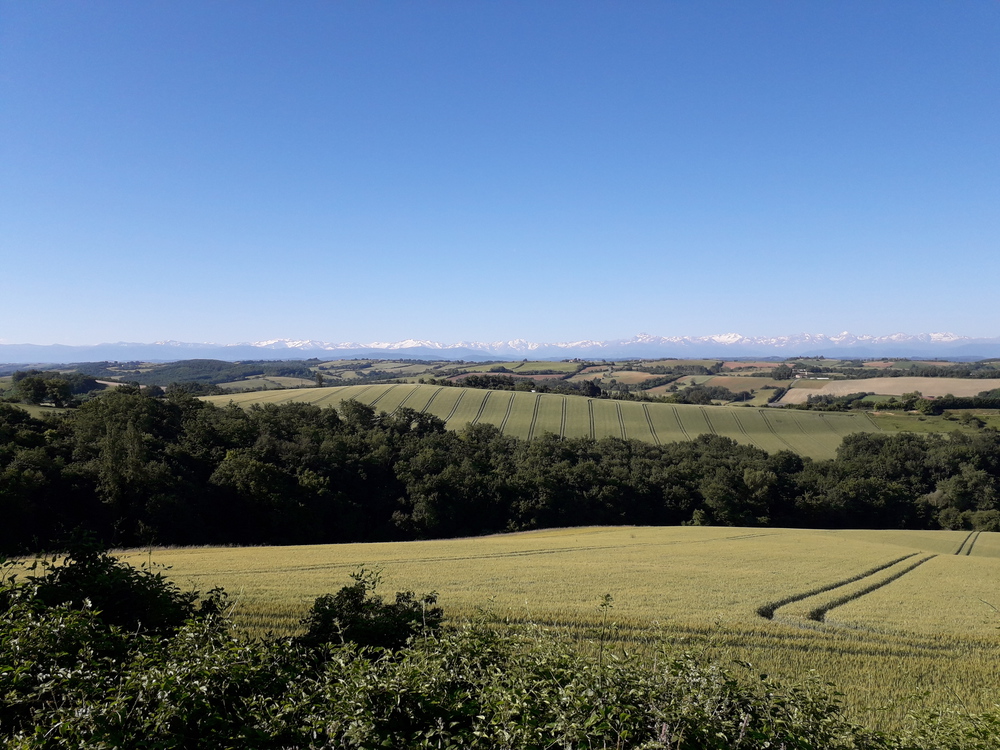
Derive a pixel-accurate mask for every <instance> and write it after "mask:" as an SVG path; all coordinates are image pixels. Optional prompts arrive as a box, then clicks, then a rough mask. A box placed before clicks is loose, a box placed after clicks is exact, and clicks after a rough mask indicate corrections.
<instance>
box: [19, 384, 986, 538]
mask: <svg viewBox="0 0 1000 750" xmlns="http://www.w3.org/2000/svg"><path fill="white" fill-rule="evenodd" d="M0 517H2V518H3V520H4V522H3V524H0V552H4V553H23V552H28V551H33V550H39V549H45V548H51V546H52V545H54V544H57V543H58V542H59V540H61V539H64V538H66V537H67V536H68V535H70V534H71V533H73V532H74V530H78V529H85V530H87V531H89V532H90V533H93V534H95V535H96V536H97V537H98V538H100V539H101V540H102V541H103V542H105V543H107V544H114V545H122V546H134V545H144V544H264V543H268V544H290V543H320V542H348V541H373V540H397V539H414V538H426V537H452V536H467V535H477V534H483V533H490V532H500V531H517V530H524V529H534V528H544V527H555V526H578V525H587V524H643V525H674V524H684V523H695V524H720V525H774V526H803V527H861V528H941V527H946V528H979V529H1000V433H997V432H995V431H992V430H982V431H980V432H978V433H975V434H972V435H964V434H962V435H953V436H951V437H949V438H944V437H939V436H933V435H932V436H926V437H924V436H916V435H906V434H900V435H892V436H889V435H882V434H858V435H853V436H850V437H848V438H847V439H845V441H844V443H843V445H842V446H841V448H840V450H839V453H838V456H837V458H836V459H835V460H831V461H811V460H808V459H805V460H804V459H802V458H801V457H800V456H798V455H796V454H793V453H790V452H787V451H783V452H779V453H774V454H770V455H769V454H767V453H765V452H764V451H761V450H759V449H756V448H754V447H751V446H745V445H739V444H737V443H735V442H734V441H732V440H730V439H728V438H723V437H719V436H714V435H703V436H701V437H699V438H697V439H696V440H693V441H689V442H679V443H671V444H667V445H652V444H648V443H642V442H638V441H625V440H619V439H612V438H607V439H603V440H600V441H594V440H590V439H561V438H559V437H557V436H555V435H551V434H549V435H543V436H541V437H539V438H537V439H535V440H532V441H530V442H527V441H522V440H518V439H516V438H512V437H508V436H504V435H502V434H501V433H500V431H499V430H498V429H497V428H496V427H494V426H492V425H487V424H478V425H470V426H468V427H466V428H465V429H464V430H462V431H459V432H448V431H446V430H445V429H444V424H443V422H442V421H441V420H440V419H437V418H436V417H433V416H430V415H425V414H421V413H418V412H415V411H412V410H409V409H400V410H398V411H397V412H395V413H394V414H391V415H389V414H384V413H382V414H376V412H375V411H374V409H372V408H371V407H368V406H365V405H362V404H360V403H358V402H345V403H343V404H341V407H340V409H339V410H333V409H320V408H318V407H315V406H311V405H307V404H285V405H280V406H276V405H268V406H264V407H253V408H251V409H249V410H247V411H244V410H242V409H239V408H237V407H235V406H228V407H221V408H220V407H216V406H213V405H211V404H207V403H204V402H202V401H200V400H198V399H195V398H193V397H191V396H189V395H187V394H184V393H182V392H174V393H172V394H169V395H168V396H166V397H164V398H151V397H149V396H147V395H144V394H143V393H141V392H139V390H138V389H136V388H131V389H130V388H128V387H125V388H120V389H118V390H117V391H115V392H111V393H107V394H105V395H103V396H102V397H100V398H98V399H93V400H91V401H89V402H87V403H85V404H83V405H82V406H81V407H80V408H79V409H76V410H75V411H73V412H71V413H67V414H65V415H62V416H52V417H48V418H46V419H44V420H38V419H34V418H32V417H31V416H30V415H28V414H27V413H26V412H24V411H23V410H21V409H18V408H16V407H13V406H9V405H5V404H0Z"/></svg>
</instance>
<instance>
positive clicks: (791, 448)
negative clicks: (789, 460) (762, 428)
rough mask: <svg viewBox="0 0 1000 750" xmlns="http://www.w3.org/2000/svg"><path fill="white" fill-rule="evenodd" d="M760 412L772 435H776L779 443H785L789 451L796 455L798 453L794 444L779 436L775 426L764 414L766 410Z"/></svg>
mask: <svg viewBox="0 0 1000 750" xmlns="http://www.w3.org/2000/svg"><path fill="white" fill-rule="evenodd" d="M758 411H759V412H760V418H761V419H763V420H764V424H765V425H766V426H767V429H768V430H770V431H771V434H772V435H774V436H775V437H776V438H777V439H778V441H779V442H781V443H784V444H785V446H786V447H787V448H788V450H790V451H791V452H792V453H795V452H796V451H795V448H793V447H792V444H791V443H789V442H788V441H787V440H785V439H784V438H783V437H781V435H779V434H778V431H777V430H776V429H774V425H773V424H771V423H770V422H769V421H768V419H767V414H765V413H764V410H763V409H758Z"/></svg>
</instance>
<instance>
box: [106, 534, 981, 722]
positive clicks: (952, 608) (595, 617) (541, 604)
mask: <svg viewBox="0 0 1000 750" xmlns="http://www.w3.org/2000/svg"><path fill="white" fill-rule="evenodd" d="M123 556H124V557H125V558H126V559H128V560H130V561H131V562H133V563H141V562H148V561H152V562H154V563H160V564H165V565H169V566H171V569H170V571H169V575H170V576H171V577H172V578H173V579H174V580H175V581H176V582H177V583H178V584H179V585H181V586H182V587H185V588H196V589H199V590H201V591H206V590H208V589H210V588H212V587H213V586H216V585H221V586H224V587H225V588H226V590H227V591H228V592H229V593H230V596H231V600H232V602H233V611H234V615H235V616H236V619H237V621H238V622H239V623H241V624H242V626H244V627H246V628H248V629H250V630H252V631H254V632H258V633H263V632H267V631H275V632H294V630H295V629H296V625H297V622H298V620H299V619H300V618H301V617H302V616H303V615H304V614H305V612H306V610H307V609H308V607H309V606H310V604H311V603H312V601H313V600H314V599H315V598H316V597H317V596H319V595H321V594H323V593H327V592H333V591H336V590H337V589H339V588H340V587H341V586H343V585H346V584H348V583H350V579H349V574H350V573H351V572H352V571H354V570H357V569H358V568H361V567H367V568H377V569H380V570H381V571H382V575H383V581H384V583H383V585H382V592H383V593H385V594H388V595H390V596H391V594H392V593H393V592H395V591H397V590H413V591H416V592H417V593H425V592H428V591H436V592H437V593H438V594H439V596H440V603H441V605H442V606H443V607H444V608H445V612H446V614H447V616H448V617H449V618H451V619H452V620H462V619H465V618H472V617H480V616H486V617H490V618H496V619H501V620H503V619H507V620H512V621H532V622H538V623H544V624H547V625H549V626H551V627H552V628H553V630H554V632H556V633H563V634H565V635H567V636H569V637H577V638H581V639H584V640H586V639H587V638H592V637H593V636H594V633H595V632H596V631H595V629H596V627H597V626H598V625H599V623H600V618H601V611H600V609H599V604H600V602H601V599H602V597H603V595H604V594H611V596H612V597H613V600H614V605H613V609H612V610H611V618H612V620H613V621H614V623H615V626H616V627H615V629H614V633H615V638H616V640H617V641H618V642H619V643H620V644H621V645H622V646H623V647H625V648H627V649H631V650H637V649H638V650H647V649H653V648H654V647H655V646H656V644H658V643H660V642H663V641H664V640H666V641H672V642H673V643H674V645H675V647H678V648H690V649H696V650H699V651H704V652H706V653H707V655H709V656H711V657H713V658H716V659H720V660H722V661H723V662H732V661H748V662H751V663H752V664H753V665H754V668H755V669H759V670H761V671H764V672H769V673H771V674H777V675H781V676H784V677H787V678H801V677H802V676H803V675H805V674H807V673H808V672H809V671H810V670H815V672H816V673H818V674H819V676H820V677H821V678H823V679H825V680H829V681H832V682H834V683H835V684H836V685H837V686H838V687H839V688H840V689H841V690H843V692H844V693H845V695H846V697H847V699H848V702H849V703H850V704H851V706H852V710H853V711H855V712H856V713H857V714H858V718H860V719H862V720H865V721H867V722H869V723H872V724H874V725H877V726H891V725H893V724H894V723H896V722H898V721H899V720H901V718H902V717H903V716H904V715H905V713H906V712H907V711H908V710H909V709H911V708H913V707H915V706H916V705H918V704H930V705H945V704H949V705H950V704H954V703H960V704H963V705H964V706H965V707H967V708H969V709H976V708H986V707H989V706H991V705H993V704H995V703H996V702H997V699H998V692H997V686H998V685H1000V659H998V658H997V657H998V656H1000V652H998V649H1000V611H998V610H997V608H1000V587H998V586H997V582H998V580H1000V534H996V533H978V532H977V533H972V534H970V533H969V532H958V531H938V532H921V531H916V532H913V531H818V530H799V529H760V528H757V529H749V528H747V529H740V528H729V527H664V528H637V527H616V528H584V529H558V530H548V531H538V532H530V533H521V534H507V535H496V536H490V537H482V538H475V539H458V540H441V541H419V542H396V543H379V544H345V545H316V546H299V547H257V548H192V549H158V550H142V551H138V550H133V551H129V552H126V553H123ZM817 611H820V614H819V615H817Z"/></svg>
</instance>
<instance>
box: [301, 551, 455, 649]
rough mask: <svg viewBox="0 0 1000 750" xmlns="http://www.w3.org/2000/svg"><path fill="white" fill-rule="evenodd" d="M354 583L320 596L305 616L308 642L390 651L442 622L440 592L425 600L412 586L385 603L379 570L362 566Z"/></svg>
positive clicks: (355, 574) (311, 644)
mask: <svg viewBox="0 0 1000 750" xmlns="http://www.w3.org/2000/svg"><path fill="white" fill-rule="evenodd" d="M351 578H352V579H353V580H354V583H353V584H352V585H350V586H344V587H343V588H342V589H341V590H340V591H338V592H337V593H336V594H324V595H323V596H321V597H319V598H318V599H317V600H316V601H315V603H314V604H313V606H312V609H311V610H309V614H308V615H306V617H305V618H304V619H303V620H302V625H304V626H305V627H306V633H305V635H303V636H301V637H300V638H299V642H300V643H302V644H303V645H306V646H310V647H315V646H318V645H321V644H326V643H346V642H352V643H357V644H358V645H360V646H374V647H379V648H385V649H389V650H395V649H399V648H401V647H402V646H404V645H405V644H406V642H407V640H409V638H410V636H412V635H414V634H416V633H418V632H421V631H423V632H433V631H436V630H437V629H438V628H439V627H440V626H441V620H442V619H443V617H444V611H443V610H442V609H441V608H440V607H437V606H435V605H436V604H437V594H435V593H430V594H424V595H423V596H422V597H420V598H419V599H417V598H416V595H415V594H414V593H413V592H412V591H400V592H397V593H396V599H395V601H393V602H388V603H387V602H385V601H383V599H382V597H381V596H379V595H377V594H376V593H375V589H376V588H377V587H378V585H379V583H381V574H380V573H379V572H378V571H373V570H366V569H364V568H362V569H361V570H358V571H356V572H354V573H352V574H351Z"/></svg>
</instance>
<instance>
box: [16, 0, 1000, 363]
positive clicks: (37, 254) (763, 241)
mask: <svg viewBox="0 0 1000 750" xmlns="http://www.w3.org/2000/svg"><path fill="white" fill-rule="evenodd" d="M998 278H1000V2H996V0H978V1H977V0H973V1H969V2H922V1H921V0H897V1H895V2H891V1H885V2H871V1H870V0H864V1H862V2H845V1H842V0H837V1H836V2H834V1H832V0H831V1H829V2H753V1H750V0H748V1H746V2H732V1H731V0H727V2H718V3H716V2H705V1H703V0H699V1H698V2H694V1H693V0H692V1H691V2H661V1H657V2H641V1H640V2H625V3H623V2H611V1H610V0H609V1H608V2H580V1H578V0H573V1H572V2H558V1H555V0H546V2H538V1H537V0H532V1H531V2H523V3H519V2H507V1H504V2H468V1H467V0H461V1H460V2H459V1H456V2H433V1H432V2H402V1H400V2H329V1H327V0H324V1H323V2H308V1H306V0H302V1H297V2H293V3H284V2H276V1H274V2H252V1H248V0H241V1H240V2H221V1H215V2H208V1H201V2H180V1H178V0H170V2H166V1H159V2H157V1H153V2H125V1H124V0H122V1H120V2H112V1H101V0H94V1H92V2H63V1H61V0H60V1H59V2H49V1H46V0H34V1H32V2H16V1H15V0H0V311H2V313H0V341H2V342H4V343H23V342H31V343H40V344H47V343H66V344H86V343H98V342H102V341H120V340H125V341H154V340H161V339H177V340H183V341H214V342H218V343H233V342H237V341H249V340H261V339H269V338H279V337H280V338H313V339H320V340H326V341H361V342H368V341H373V340H382V341H387V340H397V339H402V338H411V337H412V338H428V339H435V340H439V341H444V342H455V341H459V340H496V339H509V338H526V339H529V340H535V341H567V340H575V339H581V338H594V339H609V338H620V337H628V336H631V335H633V334H636V333H639V332H648V333H652V334H659V335H705V334H711V333H721V332H725V331H737V332H740V333H744V334H746V335H767V334H788V333H796V332H801V331H808V332H814V333H836V332H839V331H842V330H849V331H852V332H854V333H872V334H887V333H892V332H895V331H902V332H907V333H918V332H929V331H953V332H955V333H959V334H965V335H972V336H1000V307H998V304H997V301H996V297H997V293H996V284H997V279H998Z"/></svg>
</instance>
